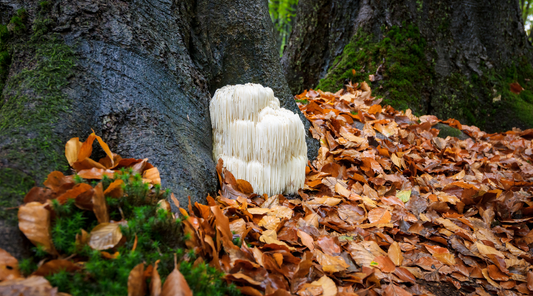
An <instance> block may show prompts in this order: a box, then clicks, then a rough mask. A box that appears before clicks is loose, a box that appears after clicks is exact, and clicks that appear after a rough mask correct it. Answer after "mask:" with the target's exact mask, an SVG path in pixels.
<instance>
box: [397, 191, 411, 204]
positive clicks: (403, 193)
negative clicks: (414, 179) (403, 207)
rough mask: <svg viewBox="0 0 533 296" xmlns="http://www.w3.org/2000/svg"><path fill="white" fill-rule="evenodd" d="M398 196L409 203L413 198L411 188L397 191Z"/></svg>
mask: <svg viewBox="0 0 533 296" xmlns="http://www.w3.org/2000/svg"><path fill="white" fill-rule="evenodd" d="M396 197H397V198H399V199H400V200H401V201H403V202H404V203H407V202H408V201H409V199H410V198H411V190H402V191H398V192H397V193H396Z"/></svg>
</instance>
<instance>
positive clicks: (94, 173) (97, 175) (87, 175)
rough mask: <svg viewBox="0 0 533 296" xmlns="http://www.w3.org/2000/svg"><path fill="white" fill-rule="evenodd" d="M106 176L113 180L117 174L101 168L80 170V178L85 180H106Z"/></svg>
mask: <svg viewBox="0 0 533 296" xmlns="http://www.w3.org/2000/svg"><path fill="white" fill-rule="evenodd" d="M104 175H106V176H107V177H109V178H113V176H114V175H115V172H114V171H112V170H106V169H105V168H103V167H101V168H99V167H94V166H93V167H89V168H87V169H82V170H78V176H80V177H82V178H84V179H94V180H101V179H103V178H104Z"/></svg>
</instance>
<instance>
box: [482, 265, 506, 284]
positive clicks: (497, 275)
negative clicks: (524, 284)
mask: <svg viewBox="0 0 533 296" xmlns="http://www.w3.org/2000/svg"><path fill="white" fill-rule="evenodd" d="M487 270H488V272H489V276H490V277H491V278H492V279H493V280H495V281H499V282H500V281H508V280H509V277H508V276H507V275H506V274H505V273H503V272H501V271H500V269H499V268H498V267H497V266H496V265H489V266H487Z"/></svg>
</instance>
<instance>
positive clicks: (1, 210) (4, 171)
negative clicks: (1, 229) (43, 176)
mask: <svg viewBox="0 0 533 296" xmlns="http://www.w3.org/2000/svg"><path fill="white" fill-rule="evenodd" d="M0 184H2V186H0V197H1V198H0V220H3V221H7V222H8V223H9V224H10V225H16V224H17V221H18V220H17V211H16V209H14V208H15V207H18V206H19V205H20V204H21V202H22V198H23V197H24V196H25V195H26V193H27V192H28V191H29V190H30V189H31V188H32V187H33V186H34V185H35V182H34V181H33V179H32V178H31V177H29V176H28V175H26V174H24V173H23V172H21V171H18V170H14V169H11V168H1V169H0Z"/></svg>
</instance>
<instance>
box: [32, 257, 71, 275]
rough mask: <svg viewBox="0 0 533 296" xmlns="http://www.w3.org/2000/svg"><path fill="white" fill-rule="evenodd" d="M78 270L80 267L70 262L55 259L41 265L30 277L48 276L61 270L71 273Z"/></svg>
mask: <svg viewBox="0 0 533 296" xmlns="http://www.w3.org/2000/svg"><path fill="white" fill-rule="evenodd" d="M79 269H80V267H78V266H77V265H76V264H74V262H72V261H70V260H64V259H55V260H51V261H48V262H46V263H45V264H43V265H41V266H40V267H39V268H38V269H37V270H36V271H35V272H34V273H33V274H32V275H40V276H50V275H53V274H56V273H58V272H60V271H62V270H64V271H67V272H73V271H76V270H79Z"/></svg>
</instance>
